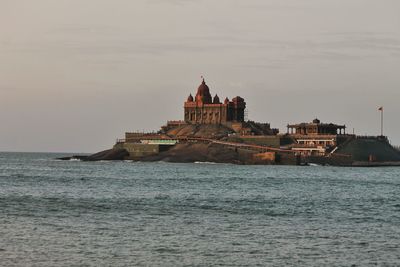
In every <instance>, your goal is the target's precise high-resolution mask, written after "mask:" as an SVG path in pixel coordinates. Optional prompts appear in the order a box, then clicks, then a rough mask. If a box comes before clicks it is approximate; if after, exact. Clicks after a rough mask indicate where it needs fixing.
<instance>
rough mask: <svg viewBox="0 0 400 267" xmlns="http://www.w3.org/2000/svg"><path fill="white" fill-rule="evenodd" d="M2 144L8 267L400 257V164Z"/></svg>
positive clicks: (2, 251) (0, 252) (2, 261)
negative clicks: (147, 157) (173, 156)
mask: <svg viewBox="0 0 400 267" xmlns="http://www.w3.org/2000/svg"><path fill="white" fill-rule="evenodd" d="M58 156H64V155H57V154H35V153H0V266H400V168H365V169H363V168H335V167H318V166H313V167H296V166H235V165H229V164H207V163H204V164H200V163H199V164H169V163H162V162H160V163H133V162H79V161H57V160H54V158H56V157H58Z"/></svg>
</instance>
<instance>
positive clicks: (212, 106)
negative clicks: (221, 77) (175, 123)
mask: <svg viewBox="0 0 400 267" xmlns="http://www.w3.org/2000/svg"><path fill="white" fill-rule="evenodd" d="M245 109H246V102H245V101H244V99H243V98H241V97H240V96H237V97H235V98H233V99H232V101H229V99H228V98H226V99H225V101H224V102H223V103H221V102H220V99H219V97H218V95H215V96H214V98H213V97H212V96H211V94H210V89H209V87H208V86H207V84H206V83H205V81H204V79H203V82H202V83H201V84H200V86H199V88H198V89H197V94H196V96H195V97H194V98H193V96H192V95H190V96H189V97H188V99H187V101H186V102H185V104H184V110H185V111H184V112H185V114H184V116H185V122H186V123H190V124H226V123H228V122H244V119H245V117H244V110H245Z"/></svg>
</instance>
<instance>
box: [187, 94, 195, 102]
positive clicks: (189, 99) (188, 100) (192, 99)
mask: <svg viewBox="0 0 400 267" xmlns="http://www.w3.org/2000/svg"><path fill="white" fill-rule="evenodd" d="M193 101H194V98H193V96H192V94H190V95H189V97H188V99H187V102H193Z"/></svg>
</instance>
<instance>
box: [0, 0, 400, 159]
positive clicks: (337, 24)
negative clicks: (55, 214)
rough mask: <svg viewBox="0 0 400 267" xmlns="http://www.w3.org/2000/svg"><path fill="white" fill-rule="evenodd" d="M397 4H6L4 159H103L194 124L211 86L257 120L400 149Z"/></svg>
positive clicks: (61, 0) (1, 59)
mask: <svg viewBox="0 0 400 267" xmlns="http://www.w3.org/2000/svg"><path fill="white" fill-rule="evenodd" d="M399 11H400V1H398V0H241V1H239V0H218V1H216V0H113V1H110V0H79V1H78V0H57V1H54V0H35V1H32V0H0V151H27V152H34V151H42V152H97V151H100V150H103V149H107V148H110V147H111V146H112V145H113V144H114V143H115V139H117V138H123V137H124V133H125V132H126V131H151V130H158V129H159V128H160V126H161V125H163V124H165V123H166V121H167V120H179V119H182V118H183V102H184V101H185V100H186V98H187V96H188V95H189V94H190V93H192V94H195V93H196V89H197V87H198V86H199V84H200V82H201V79H200V77H201V76H202V75H203V76H204V77H205V79H206V82H207V84H208V85H209V87H210V90H211V94H215V93H218V95H219V96H220V98H221V99H224V98H225V97H226V96H227V97H229V98H232V97H234V96H237V95H240V96H242V97H243V98H245V100H246V102H247V107H248V117H249V119H251V120H255V121H259V122H269V123H271V127H274V128H280V130H281V132H286V125H287V124H288V123H298V122H309V121H311V120H313V119H314V118H316V117H318V118H319V119H320V120H321V121H323V122H333V123H337V124H345V125H346V126H347V127H348V132H351V133H352V132H353V129H354V132H355V133H356V134H360V135H377V134H379V133H380V114H379V112H378V108H379V107H380V106H384V111H385V127H384V129H385V135H388V137H389V139H390V141H391V142H392V144H394V145H400V124H399V123H398V122H399V120H398V116H399V114H400V105H399V100H400V72H399V70H400V15H399Z"/></svg>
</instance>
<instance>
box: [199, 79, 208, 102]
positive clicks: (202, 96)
mask: <svg viewBox="0 0 400 267" xmlns="http://www.w3.org/2000/svg"><path fill="white" fill-rule="evenodd" d="M196 102H202V103H204V104H211V103H212V96H211V94H210V88H208V86H207V84H206V82H205V81H204V79H203V82H202V83H201V84H200V86H199V88H197V94H196Z"/></svg>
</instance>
